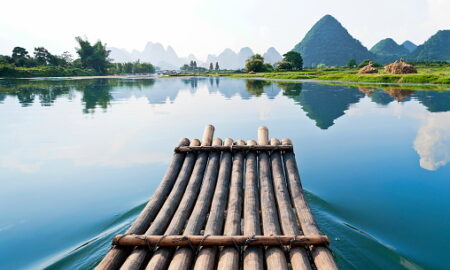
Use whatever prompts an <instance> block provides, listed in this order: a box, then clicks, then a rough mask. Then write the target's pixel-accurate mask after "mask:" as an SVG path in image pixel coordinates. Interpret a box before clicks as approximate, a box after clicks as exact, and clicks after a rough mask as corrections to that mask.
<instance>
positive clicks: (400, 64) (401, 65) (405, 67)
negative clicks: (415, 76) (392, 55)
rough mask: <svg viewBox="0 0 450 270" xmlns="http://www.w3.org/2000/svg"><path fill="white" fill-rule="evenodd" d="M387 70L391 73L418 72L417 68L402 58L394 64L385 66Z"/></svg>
mask: <svg viewBox="0 0 450 270" xmlns="http://www.w3.org/2000/svg"><path fill="white" fill-rule="evenodd" d="M384 70H386V72H389V73H391V74H408V73H417V69H416V68H415V67H414V66H413V65H411V64H408V63H406V62H405V61H403V59H400V61H395V62H394V63H392V64H389V65H387V66H385V67H384Z"/></svg>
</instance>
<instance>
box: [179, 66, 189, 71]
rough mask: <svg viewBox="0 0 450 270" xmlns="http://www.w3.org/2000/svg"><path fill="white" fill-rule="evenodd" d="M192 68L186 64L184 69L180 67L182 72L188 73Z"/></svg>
mask: <svg viewBox="0 0 450 270" xmlns="http://www.w3.org/2000/svg"><path fill="white" fill-rule="evenodd" d="M190 68H191V67H190V66H189V65H188V64H184V65H183V66H182V67H180V69H181V70H182V71H188V70H189V69H190Z"/></svg>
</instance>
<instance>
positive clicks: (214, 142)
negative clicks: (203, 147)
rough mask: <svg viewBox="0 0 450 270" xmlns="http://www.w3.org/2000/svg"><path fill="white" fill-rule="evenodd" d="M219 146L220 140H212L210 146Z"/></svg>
mask: <svg viewBox="0 0 450 270" xmlns="http://www.w3.org/2000/svg"><path fill="white" fill-rule="evenodd" d="M221 145H222V139H220V138H214V140H213V143H212V146H221Z"/></svg>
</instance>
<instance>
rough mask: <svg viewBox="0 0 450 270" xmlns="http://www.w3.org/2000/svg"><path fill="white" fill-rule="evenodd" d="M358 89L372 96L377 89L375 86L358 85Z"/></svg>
mask: <svg viewBox="0 0 450 270" xmlns="http://www.w3.org/2000/svg"><path fill="white" fill-rule="evenodd" d="M358 90H359V91H360V92H362V93H364V94H366V95H367V96H369V97H370V96H371V95H372V94H373V93H374V92H375V91H376V90H377V89H376V88H373V87H358Z"/></svg>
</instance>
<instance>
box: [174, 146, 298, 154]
mask: <svg viewBox="0 0 450 270" xmlns="http://www.w3.org/2000/svg"><path fill="white" fill-rule="evenodd" d="M275 150H278V151H292V150H293V147H292V145H245V144H244V145H231V146H228V145H219V146H180V147H176V148H175V150H174V151H175V152H214V151H219V152H220V151H227V152H237V151H275Z"/></svg>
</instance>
